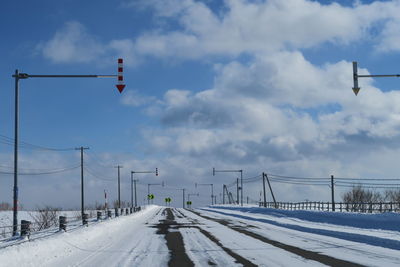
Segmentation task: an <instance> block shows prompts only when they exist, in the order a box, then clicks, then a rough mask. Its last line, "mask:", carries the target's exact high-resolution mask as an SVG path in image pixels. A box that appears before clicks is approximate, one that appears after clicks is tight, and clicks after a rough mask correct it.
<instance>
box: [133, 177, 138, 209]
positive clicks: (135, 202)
mask: <svg viewBox="0 0 400 267" xmlns="http://www.w3.org/2000/svg"><path fill="white" fill-rule="evenodd" d="M133 182H134V185H135V207H137V198H136V180H133Z"/></svg>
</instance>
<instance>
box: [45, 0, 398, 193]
mask: <svg viewBox="0 0 400 267" xmlns="http://www.w3.org/2000/svg"><path fill="white" fill-rule="evenodd" d="M133 5H134V6H135V7H140V8H150V9H151V10H152V11H153V12H154V14H153V15H154V20H157V21H158V22H159V24H158V26H157V27H155V28H154V29H152V30H148V31H145V32H142V33H141V34H140V35H139V36H136V37H134V38H127V39H123V40H111V41H108V42H101V41H99V40H98V39H97V38H95V37H93V36H91V35H89V34H88V33H87V31H86V30H85V29H84V27H83V26H82V25H80V24H77V23H72V24H67V25H66V27H65V28H64V29H62V30H61V31H60V32H58V33H56V34H55V36H54V37H53V38H52V39H51V40H49V41H48V42H45V43H44V45H43V54H44V56H45V57H47V58H49V59H51V60H53V61H54V62H66V63H68V62H73V61H76V62H79V60H84V61H85V62H88V61H92V60H97V58H98V57H100V56H103V55H107V54H110V53H120V54H124V55H130V56H131V57H132V58H134V59H135V60H136V62H139V61H143V62H144V61H145V60H146V58H147V57H151V58H153V59H160V58H161V59H164V60H165V59H166V60H176V59H180V60H200V61H202V60H204V59H206V60H207V64H209V65H210V67H212V68H213V69H214V71H215V76H214V82H213V84H212V86H211V87H210V88H203V89H202V90H200V91H198V92H196V93H195V92H191V91H189V90H187V89H185V88H183V89H176V88H164V89H165V93H164V94H163V97H161V98H160V99H158V100H156V99H155V98H154V97H149V96H143V95H140V94H138V92H136V91H130V92H128V93H127V94H126V95H125V96H124V98H123V100H122V103H123V104H124V105H131V106H134V107H140V106H146V108H147V110H148V111H149V110H151V112H149V113H148V114H151V115H152V116H155V117H156V118H157V119H159V121H160V125H157V126H154V127H152V126H149V127H148V128H147V129H143V132H142V134H143V138H144V140H145V141H146V145H148V146H149V147H148V149H147V150H148V151H156V152H153V153H151V152H149V154H148V155H149V157H150V158H151V160H152V161H153V163H154V164H160V163H156V162H160V161H159V158H157V157H159V154H161V155H163V156H165V157H163V160H161V162H162V163H161V168H164V169H166V170H168V171H166V172H167V173H166V174H165V175H166V177H167V179H169V180H170V181H171V182H172V183H175V184H180V183H182V180H181V179H182V177H185V181H186V182H187V183H194V182H195V181H198V180H199V179H202V178H198V177H205V178H204V179H207V181H211V179H212V178H210V177H209V176H210V175H209V173H208V171H209V170H210V169H211V167H224V168H225V167H227V168H238V166H239V167H240V168H243V169H245V170H250V171H249V172H252V173H253V172H255V173H258V172H261V171H266V170H267V171H271V172H275V173H284V174H292V175H293V174H298V175H308V176H317V177H318V176H323V177H329V175H330V174H338V175H342V176H370V175H383V176H390V175H394V174H396V170H395V168H393V166H397V165H396V164H395V163H394V162H393V155H396V154H397V153H398V152H400V147H399V145H400V142H399V141H400V105H399V104H398V103H399V102H400V93H399V92H398V91H393V92H382V91H381V90H379V88H377V87H376V86H374V83H373V80H371V79H363V80H360V85H361V87H362V91H361V92H360V94H359V95H358V96H357V97H355V96H354V95H353V93H352V91H351V86H352V72H351V71H352V66H351V62H349V61H346V60H342V59H338V60H336V61H334V62H326V63H324V64H321V65H317V64H314V63H313V62H311V61H310V59H307V58H306V57H305V56H304V49H306V48H307V49H310V48H316V47H319V46H321V45H324V44H327V43H329V44H330V45H332V46H333V47H336V46H340V47H346V46H355V47H358V46H361V43H362V42H363V43H367V44H366V45H369V46H370V47H371V48H373V49H375V51H377V52H380V53H383V52H385V53H388V52H395V51H398V50H399V48H400V47H399V45H398V43H399V42H398V38H397V37H396V36H398V34H397V31H398V30H397V28H398V27H397V26H398V24H399V21H400V13H399V12H398V10H399V8H400V1H397V0H396V1H385V2H377V1H375V2H372V3H370V4H362V3H361V2H358V1H357V2H355V3H354V4H353V5H351V6H343V5H340V4H338V3H335V2H333V3H330V4H321V3H319V2H317V1H308V0H287V1H281V0H269V1H248V0H226V1H224V2H223V7H221V8H219V9H215V8H214V9H212V8H211V7H210V6H208V5H207V4H206V3H205V2H201V1H194V0H144V1H134V2H133ZM171 25H174V27H172V26H171ZM84 41H85V44H86V46H85V45H84V46H83V47H80V44H81V43H82V42H84ZM363 45H365V44H363ZM57 47H61V48H63V47H65V51H58V50H57V49H56V48H57ZM89 47H91V48H89ZM92 48H93V49H92ZM88 50H90V51H89V52H87V51H88ZM86 52H87V55H85V56H82V57H80V55H81V54H85V53H86ZM359 73H368V70H366V69H361V70H359ZM152 103H157V105H153V104H152ZM157 153H159V154H157ZM378 153H379V156H376V155H377V154H378ZM390 163H393V165H391V166H392V167H391V168H390V169H388V168H387V166H388V165H390ZM135 164H139V165H140V164H144V165H146V164H147V163H146V162H145V161H140V162H139V161H138V162H134V163H132V162H131V163H129V162H125V164H124V165H127V166H130V165H132V166H135ZM147 165H148V164H147ZM147 165H146V166H147ZM140 166H142V165H140ZM187 166H190V170H188V168H189V167H188V168H187ZM366 166H373V167H372V168H373V169H372V170H371V169H370V168H367V167H366ZM285 190H287V191H285ZM290 190H293V188H292V187H291V186H286V185H283V186H280V189H279V190H278V192H279V193H280V194H281V195H284V194H286V195H287V192H288V191H290ZM303 193H304V194H307V196H308V197H307V198H309V199H312V198H313V197H315V198H323V197H324V196H325V195H326V194H323V193H321V191H320V190H319V189H317V188H311V189H307V190H304V191H303ZM296 197H297V196H293V198H296ZM297 198H298V197H297ZM297 200H299V199H297ZM301 200H302V199H301Z"/></svg>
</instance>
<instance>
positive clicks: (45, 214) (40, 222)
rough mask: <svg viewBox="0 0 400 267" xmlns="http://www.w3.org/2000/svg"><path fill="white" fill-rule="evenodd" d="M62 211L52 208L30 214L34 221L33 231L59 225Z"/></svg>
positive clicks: (37, 210) (47, 207)
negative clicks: (59, 216)
mask: <svg viewBox="0 0 400 267" xmlns="http://www.w3.org/2000/svg"><path fill="white" fill-rule="evenodd" d="M60 210H61V209H59V208H54V207H50V206H45V207H44V208H37V209H36V211H35V212H30V213H29V214H30V216H31V217H32V219H33V224H32V229H33V230H35V231H40V230H43V229H47V228H50V227H52V226H57V225H58V214H59V212H60Z"/></svg>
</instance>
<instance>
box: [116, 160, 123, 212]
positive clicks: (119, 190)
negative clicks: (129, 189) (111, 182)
mask: <svg viewBox="0 0 400 267" xmlns="http://www.w3.org/2000/svg"><path fill="white" fill-rule="evenodd" d="M115 168H118V208H119V209H120V208H121V178H120V169H121V168H122V166H120V165H117V166H115Z"/></svg>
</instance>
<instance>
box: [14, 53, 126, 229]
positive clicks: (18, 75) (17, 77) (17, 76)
mask: <svg viewBox="0 0 400 267" xmlns="http://www.w3.org/2000/svg"><path fill="white" fill-rule="evenodd" d="M122 61H123V60H122V59H118V64H119V65H118V70H121V72H120V71H119V72H118V75H31V74H27V73H20V72H19V71H18V69H17V70H15V74H14V75H12V77H14V78H15V111H14V115H15V117H14V119H15V120H14V188H13V236H16V235H17V233H18V136H19V132H18V130H19V129H18V124H19V80H20V79H28V78H116V77H118V79H121V78H120V77H123V76H122ZM122 80H123V78H122ZM124 87H125V85H124V84H122V83H119V84H118V85H117V88H118V90H119V91H120V92H122V90H123V89H124Z"/></svg>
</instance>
